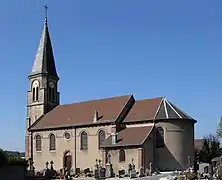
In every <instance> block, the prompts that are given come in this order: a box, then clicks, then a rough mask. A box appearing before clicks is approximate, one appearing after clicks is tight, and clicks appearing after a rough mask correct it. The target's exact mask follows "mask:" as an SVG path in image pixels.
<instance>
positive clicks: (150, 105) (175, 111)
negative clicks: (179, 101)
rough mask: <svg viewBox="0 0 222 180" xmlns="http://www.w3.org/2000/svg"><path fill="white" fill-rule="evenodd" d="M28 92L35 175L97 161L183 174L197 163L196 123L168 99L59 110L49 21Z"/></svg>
mask: <svg viewBox="0 0 222 180" xmlns="http://www.w3.org/2000/svg"><path fill="white" fill-rule="evenodd" d="M28 78H29V82H30V86H29V89H28V92H27V98H28V100H27V117H26V130H27V131H26V158H27V159H32V160H33V162H34V167H35V169H36V171H41V170H43V169H44V168H45V164H46V162H51V161H53V162H54V168H55V170H58V171H59V170H60V169H63V168H65V167H70V168H71V169H73V170H74V171H75V172H77V170H78V171H81V170H84V169H86V168H90V169H94V167H95V163H96V159H97V160H99V161H100V162H101V164H102V165H103V166H106V163H107V157H109V159H110V161H111V163H112V165H113V170H114V172H115V173H117V172H118V171H119V170H122V169H124V170H126V171H127V169H128V166H129V164H130V163H132V162H133V164H134V165H135V169H136V170H137V171H138V170H139V168H141V167H143V168H144V169H146V168H149V165H150V163H152V167H153V168H154V169H159V170H161V171H165V170H182V169H184V168H187V167H188V166H189V165H190V163H192V162H193V160H194V125H195V123H196V120H195V119H193V118H192V117H191V116H189V115H188V114H186V113H185V112H184V111H182V110H181V109H180V108H178V107H177V106H176V105H174V104H173V103H172V102H170V101H169V100H167V99H166V98H165V97H154V98H150V99H144V100H136V99H135V97H134V96H133V95H132V94H129V95H123V96H118V97H107V98H104V99H95V100H89V101H84V102H74V103H72V104H63V105H60V93H59V92H58V81H59V76H58V74H57V71H56V64H55V60H54V55H53V48H52V42H51V39H50V33H49V28H48V21H47V16H46V18H45V21H44V27H43V31H42V35H41V39H40V42H39V46H38V50H37V54H36V57H35V60H34V63H33V67H32V70H31V73H30V74H29V75H28Z"/></svg>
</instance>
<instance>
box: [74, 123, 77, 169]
mask: <svg viewBox="0 0 222 180" xmlns="http://www.w3.org/2000/svg"><path fill="white" fill-rule="evenodd" d="M74 130H75V152H74V153H75V155H74V165H75V173H76V154H77V153H76V151H77V150H76V127H74Z"/></svg>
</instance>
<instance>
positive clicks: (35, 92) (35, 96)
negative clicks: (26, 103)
mask: <svg viewBox="0 0 222 180" xmlns="http://www.w3.org/2000/svg"><path fill="white" fill-rule="evenodd" d="M38 100H39V81H37V80H36V81H34V82H33V84H32V101H34V102H35V101H38Z"/></svg>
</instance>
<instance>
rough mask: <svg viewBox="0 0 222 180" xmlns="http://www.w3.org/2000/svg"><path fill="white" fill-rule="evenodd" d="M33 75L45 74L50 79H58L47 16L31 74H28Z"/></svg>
mask: <svg viewBox="0 0 222 180" xmlns="http://www.w3.org/2000/svg"><path fill="white" fill-rule="evenodd" d="M35 74H47V75H49V76H51V77H54V78H59V77H58V74H57V72H56V66H55V61H54V55H53V49H52V44H51V38H50V35H49V28H48V21H47V16H46V17H45V21H44V27H43V31H42V35H41V39H40V42H39V46H38V50H37V54H36V57H35V61H34V64H33V66H32V72H31V73H30V75H35Z"/></svg>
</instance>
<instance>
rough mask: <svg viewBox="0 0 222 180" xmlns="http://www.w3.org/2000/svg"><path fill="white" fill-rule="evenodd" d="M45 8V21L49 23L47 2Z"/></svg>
mask: <svg viewBox="0 0 222 180" xmlns="http://www.w3.org/2000/svg"><path fill="white" fill-rule="evenodd" d="M44 8H45V23H47V17H48V6H47V4H46V5H45V6H44Z"/></svg>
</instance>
